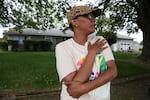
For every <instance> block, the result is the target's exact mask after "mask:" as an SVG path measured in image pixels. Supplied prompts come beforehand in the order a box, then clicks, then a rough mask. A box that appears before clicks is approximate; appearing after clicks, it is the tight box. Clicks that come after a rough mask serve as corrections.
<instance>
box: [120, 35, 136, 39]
mask: <svg viewBox="0 0 150 100" xmlns="http://www.w3.org/2000/svg"><path fill="white" fill-rule="evenodd" d="M117 38H119V39H127V40H133V39H134V38H132V37H129V36H125V35H121V34H117Z"/></svg>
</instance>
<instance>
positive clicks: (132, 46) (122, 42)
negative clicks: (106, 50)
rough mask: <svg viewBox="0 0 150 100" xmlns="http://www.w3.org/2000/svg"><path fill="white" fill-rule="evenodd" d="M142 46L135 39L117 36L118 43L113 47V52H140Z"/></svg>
mask: <svg viewBox="0 0 150 100" xmlns="http://www.w3.org/2000/svg"><path fill="white" fill-rule="evenodd" d="M139 48H140V45H139V43H138V42H136V41H134V38H131V37H128V36H124V35H120V34H117V42H116V43H114V44H112V45H111V49H112V50H113V51H125V52H127V51H129V52H132V51H139Z"/></svg>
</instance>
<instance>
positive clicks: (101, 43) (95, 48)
mask: <svg viewBox="0 0 150 100" xmlns="http://www.w3.org/2000/svg"><path fill="white" fill-rule="evenodd" d="M106 43H107V41H106V40H105V39H102V40H101V39H98V40H96V42H95V43H94V44H92V45H91V43H89V45H88V51H89V52H94V53H96V54H98V53H99V52H102V51H103V50H104V49H106V48H107V46H105V44H106Z"/></svg>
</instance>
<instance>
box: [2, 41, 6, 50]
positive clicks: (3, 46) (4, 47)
mask: <svg viewBox="0 0 150 100" xmlns="http://www.w3.org/2000/svg"><path fill="white" fill-rule="evenodd" d="M7 47H8V43H7V41H0V49H2V50H7Z"/></svg>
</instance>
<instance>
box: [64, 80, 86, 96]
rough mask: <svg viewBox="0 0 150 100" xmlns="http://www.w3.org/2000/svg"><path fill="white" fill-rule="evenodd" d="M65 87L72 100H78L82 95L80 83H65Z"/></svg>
mask: <svg viewBox="0 0 150 100" xmlns="http://www.w3.org/2000/svg"><path fill="white" fill-rule="evenodd" d="M65 84H66V85H67V91H68V93H69V95H70V96H72V97H73V98H79V97H80V96H81V95H83V94H84V91H83V90H84V89H83V86H82V83H81V82H78V81H68V82H65Z"/></svg>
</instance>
